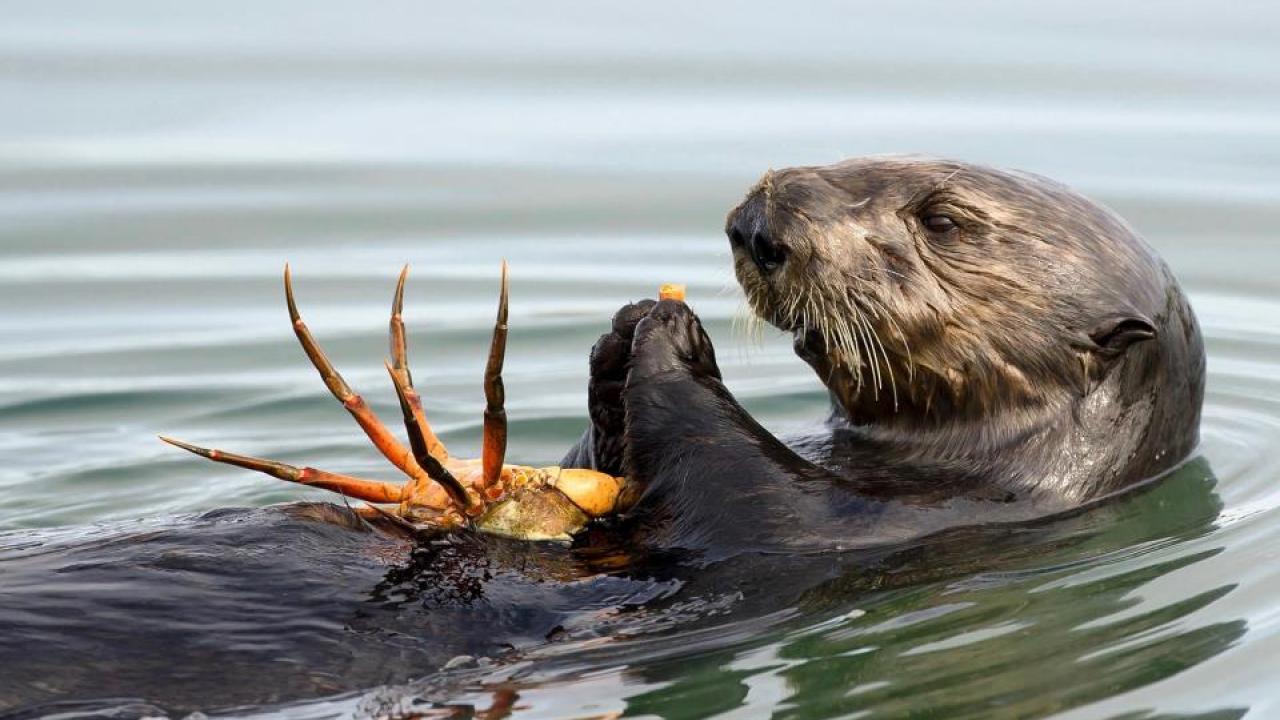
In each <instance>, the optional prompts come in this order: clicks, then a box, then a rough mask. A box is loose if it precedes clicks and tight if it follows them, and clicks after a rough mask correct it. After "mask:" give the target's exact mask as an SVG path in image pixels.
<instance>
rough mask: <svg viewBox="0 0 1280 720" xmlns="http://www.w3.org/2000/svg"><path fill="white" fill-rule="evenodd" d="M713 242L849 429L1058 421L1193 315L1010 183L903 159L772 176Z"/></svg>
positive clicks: (1058, 208)
mask: <svg viewBox="0 0 1280 720" xmlns="http://www.w3.org/2000/svg"><path fill="white" fill-rule="evenodd" d="M725 230H726V233H727V234H728V236H729V241H730V244H731V245H732V248H733V257H734V271H735V274H736V275H737V278H738V281H739V283H740V284H741V285H742V287H743V289H744V291H745V292H746V296H747V299H748V302H749V303H750V305H751V308H752V309H753V311H754V312H755V313H756V314H758V315H759V316H760V317H761V318H762V319H764V320H766V321H767V322H769V323H771V324H773V325H775V326H777V327H778V328H780V329H783V330H786V331H790V332H792V333H793V335H794V339H795V346H796V350H797V353H798V354H799V355H800V356H801V357H802V358H804V359H805V360H806V361H807V362H809V364H810V365H812V366H813V368H814V369H815V370H816V371H817V372H818V374H819V377H820V378H821V379H822V380H823V382H824V383H825V384H826V385H827V386H828V388H830V390H831V392H832V394H833V396H834V397H835V399H836V400H837V401H838V402H839V404H840V405H841V406H842V407H843V409H844V410H845V412H846V413H847V415H848V416H849V418H850V419H851V420H852V421H853V422H855V423H859V424H866V423H897V424H902V423H907V424H912V423H920V422H931V423H934V424H936V423H938V422H940V421H941V420H943V419H946V420H949V421H950V420H955V419H980V418H984V417H988V416H990V415H991V414H992V413H996V412H1006V413H1007V412H1014V413H1018V412H1022V413H1024V414H1036V413H1039V411H1040V410H1041V409H1043V408H1053V407H1062V406H1064V405H1068V404H1070V403H1072V402H1074V401H1077V400H1079V399H1081V398H1083V397H1085V396H1086V395H1088V394H1089V393H1090V392H1091V391H1092V389H1093V388H1094V387H1096V385H1097V384H1098V383H1099V382H1100V381H1101V379H1102V378H1103V377H1104V376H1105V374H1106V373H1107V372H1108V371H1109V368H1110V367H1111V366H1112V365H1113V364H1114V363H1115V362H1117V359H1118V358H1121V357H1122V356H1124V355H1125V354H1126V352H1127V351H1128V349H1129V346H1130V345H1134V344H1135V343H1141V342H1142V341H1146V340H1150V339H1151V338H1153V337H1155V336H1156V334H1157V327H1159V326H1160V324H1161V322H1163V321H1166V320H1167V319H1168V316H1169V315H1170V314H1171V312H1177V311H1182V309H1185V312H1186V313H1187V314H1188V315H1189V313H1190V310H1189V308H1186V305H1185V302H1184V301H1182V297H1181V294H1180V292H1179V291H1178V290H1177V286H1176V284H1175V283H1173V281H1172V279H1171V277H1170V276H1169V274H1168V272H1167V270H1166V269H1165V268H1164V265H1163V264H1162V263H1161V261H1160V260H1159V259H1158V258H1156V257H1155V255H1154V254H1153V253H1152V251H1151V250H1150V249H1149V248H1148V247H1147V246H1146V245H1145V243H1143V242H1142V241H1141V240H1140V239H1138V238H1137V237H1136V236H1135V235H1134V234H1133V232H1132V231H1131V230H1129V228H1128V227H1127V226H1126V225H1125V224H1124V223H1123V221H1121V220H1120V219H1119V218H1117V217H1116V216H1115V215H1113V214H1112V213H1110V212H1109V211H1107V210H1105V209H1103V208H1102V207H1100V206H1098V205H1096V204H1094V203H1092V202H1090V201H1089V200H1087V199H1085V198H1083V197H1081V196H1080V195H1077V194H1076V193H1074V192H1072V191H1071V190H1069V189H1067V188H1066V187H1064V186H1062V185H1059V184H1057V183H1054V182H1052V181H1049V180H1046V179H1044V178H1040V177H1036V176H1032V175H1026V174H1021V173H1012V172H1003V171H999V170H994V169H989V168H984V167H978V166H972V165H966V164H963V163H957V162H950V161H942V160H933V159H924V158H909V157H880V158H866V159H857V160H851V161H846V162H842V163H838V164H835V165H828V166H821V167H797V168H788V169H784V170H778V171H770V172H768V173H766V174H765V176H764V177H763V178H762V179H761V180H760V181H759V182H758V183H757V184H756V185H755V186H754V187H752V188H751V190H750V191H749V192H748V193H747V196H746V198H745V199H744V200H743V202H742V203H741V204H740V205H738V206H737V207H736V208H734V209H733V210H732V211H731V212H730V213H729V216H728V220H727V223H726V228H725ZM1175 296H1176V297H1175ZM1175 300H1176V301H1177V302H1175ZM1191 323H1192V324H1194V320H1192V321H1191ZM1182 342H1183V343H1184V344H1186V343H1189V342H1191V338H1190V333H1188V334H1187V337H1185V338H1183V339H1182ZM1195 342H1197V343H1198V337H1197V338H1196V339H1195ZM1183 354H1186V352H1185V348H1184V353H1183Z"/></svg>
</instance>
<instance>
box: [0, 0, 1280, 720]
mask: <svg viewBox="0 0 1280 720" xmlns="http://www.w3.org/2000/svg"><path fill="white" fill-rule="evenodd" d="M0 17H2V18H3V19H2V20H0V457H2V458H3V460H4V462H3V463H2V464H0V499H2V500H3V501H2V502H0V531H8V532H9V533H10V535H9V537H13V536H14V534H16V533H22V532H29V531H31V530H32V529H34V528H49V527H68V528H73V529H74V528H87V526H90V525H92V524H95V523H104V522H124V523H126V524H127V523H130V522H133V521H135V520H142V519H145V518H154V517H160V516H168V515H173V514H180V513H189V512H196V511H200V510H205V509H209V508H215V507H221V506H228V505H245V504H248V505H259V504H267V503H273V502H280V501H287V500H293V499H299V498H306V497H319V495H318V494H314V493H309V492H308V491H306V490H302V489H299V488H296V487H292V486H287V485H285V484H283V483H278V482H274V481H270V480H269V479H265V478H262V477H260V476H257V475H252V474H248V473H244V472H242V471H237V470H235V469H231V468H224V467H219V466H211V465H207V464H200V463H197V462H195V461H194V460H193V459H191V458H190V457H189V456H185V455H182V454H180V453H178V452H177V451H175V450H173V449H172V448H169V447H167V446H164V445H162V444H160V443H159V442H157V441H156V440H155V434H156V433H159V432H165V433H172V434H174V435H177V436H179V437H184V438H188V439H191V440H193V441H197V442H203V443H209V444H216V445H217V446H220V447H224V448H229V449H236V450H241V451H245V452H251V453H255V454H261V455H267V456H272V457H277V458H280V459H284V460H290V461H295V462H308V463H311V464H315V465H317V466H321V467H330V468H333V469H340V470H344V471H349V472H355V473H365V474H374V475H377V474H382V475H383V476H389V475H388V473H387V472H386V468H385V467H384V466H383V464H382V462H381V461H380V460H379V459H378V458H377V457H376V456H375V455H374V453H373V452H372V451H371V450H370V449H369V448H368V447H367V445H366V443H365V441H364V440H363V439H362V437H361V436H360V434H359V432H358V431H357V430H356V428H355V427H354V426H353V425H352V424H351V423H350V421H349V420H348V418H346V417H345V414H344V413H342V411H341V410H340V409H339V408H338V407H337V406H336V404H335V403H334V402H333V401H332V400H331V398H329V397H328V396H327V395H326V394H325V393H324V391H323V387H322V386H321V385H320V383H319V382H318V380H317V378H316V377H315V374H314V372H313V371H312V370H311V369H310V368H309V367H308V366H307V365H306V363H305V361H304V359H303V357H302V355H301V353H300V352H299V351H298V349H297V348H296V346H295V344H294V340H293V337H292V334H291V333H290V331H289V325H288V322H287V319H286V316H285V314H284V308H283V299H282V297H281V291H280V270H281V268H282V266H283V264H284V263H285V262H286V261H289V262H291V263H292V264H293V268H294V272H295V281H296V284H297V289H298V293H299V300H300V303H301V304H302V307H303V310H304V313H305V314H306V316H307V318H308V320H309V323H310V324H311V327H312V328H313V329H314V330H315V332H316V333H317V334H318V335H319V336H320V338H321V340H322V342H323V343H324V344H325V346H326V347H327V348H328V349H329V351H330V353H331V355H332V356H333V358H334V360H335V362H336V363H337V364H338V366H339V367H340V368H342V370H343V371H344V373H345V374H346V376H347V377H348V379H349V380H350V381H352V383H353V384H354V385H356V386H357V387H358V388H360V389H361V390H363V391H364V394H365V395H366V396H367V397H368V398H369V399H370V400H371V401H372V402H374V404H375V407H377V408H379V409H381V410H385V411H386V412H385V413H384V414H391V415H392V416H394V406H393V397H392V395H391V392H390V390H389V388H388V384H387V382H386V377H385V373H384V371H383V369H382V367H381V359H382V358H383V357H384V355H385V353H386V350H385V335H384V334H385V323H386V313H387V305H388V301H389V299H390V293H391V289H392V286H393V283H394V277H395V273H396V272H397V271H398V269H399V266H400V264H401V263H404V262H409V263H412V265H413V272H412V275H411V283H410V287H409V292H408V308H407V320H408V322H409V326H410V333H411V343H412V345H411V347H412V355H411V359H412V361H413V363H414V368H415V375H416V376H417V377H418V378H419V384H420V385H421V386H422V388H423V390H424V394H425V396H426V402H427V405H428V411H429V413H430V415H431V417H432V418H433V419H434V420H435V422H436V424H437V426H438V427H440V428H443V430H444V431H445V433H444V438H445V440H446V441H447V442H448V443H449V444H450V445H451V446H452V447H454V448H456V449H457V450H458V451H462V452H473V451H474V450H475V449H476V447H477V445H478V440H479V421H480V409H481V403H482V396H481V391H480V372H481V367H482V363H483V357H484V351H485V347H486V344H487V333H488V327H489V325H490V323H491V318H492V312H493V306H494V299H495V293H496V288H497V273H498V262H499V259H500V258H503V257H505V258H508V259H509V260H510V262H511V264H512V327H513V329H512V335H511V345H510V349H509V353H508V371H507V373H506V380H507V396H508V409H509V412H510V414H511V416H512V418H513V422H512V427H511V450H510V457H511V458H512V459H514V460H517V461H521V462H528V463H540V462H552V461H555V460H556V459H557V458H558V457H559V456H560V453H561V452H562V451H563V449H564V448H565V447H567V445H568V444H569V443H571V442H572V441H573V439H574V438H575V437H576V436H577V434H578V432H579V431H580V430H581V427H582V424H583V421H584V415H585V377H586V351H587V349H588V348H589V346H590V344H591V342H592V341H593V340H594V338H595V337H596V336H597V335H598V334H599V333H600V332H602V331H603V330H604V328H605V327H606V323H607V318H608V316H609V314H610V313H611V312H612V310H613V309H615V308H616V307H617V306H618V305H620V304H622V303H623V302H626V301H628V300H631V299H635V298H638V297H642V296H646V295H650V294H652V292H653V290H654V288H656V286H657V285H658V284H659V283H661V282H668V281H678V282H685V283H688V284H689V295H690V301H691V303H692V304H693V305H694V306H695V308H696V309H697V310H698V311H699V312H700V313H701V315H702V317H703V318H704V319H705V320H706V321H707V322H708V326H709V331H710V333H711V335H712V337H713V338H714V339H715V341H716V343H717V346H718V348H719V355H720V358H721V362H722V366H723V368H724V372H725V376H726V379H727V382H728V385H729V387H730V388H731V389H733V390H734V391H735V392H736V393H737V394H738V395H739V396H740V397H741V398H743V399H744V400H745V402H746V404H747V405H748V407H749V409H750V410H751V411H752V412H754V413H755V414H756V415H757V416H758V417H759V418H761V420H762V421H763V422H764V424H765V425H766V426H768V427H770V428H771V429H775V430H787V429H792V428H795V427H798V426H800V425H802V424H804V423H805V422H806V421H807V420H811V419H813V418H815V417H817V416H818V415H819V414H821V413H822V412H823V410H824V407H825V399H824V395H823V392H822V389H821V387H820V386H819V384H818V383H817V381H816V380H815V379H814V378H813V376H812V374H811V373H810V372H809V371H808V369H807V368H806V367H805V366H804V365H803V363H801V362H800V361H799V360H798V359H796V358H794V357H793V356H792V355H791V353H790V349H789V343H788V341H787V339H786V338H784V337H780V336H777V335H776V334H775V333H772V332H769V331H766V332H765V333H764V334H763V336H762V337H761V338H759V339H755V338H753V337H751V336H750V335H749V334H745V333H742V332H736V331H735V330H734V328H733V320H734V317H735V315H738V314H739V313H740V304H741V303H740V294H739V292H738V291H737V289H736V287H735V286H734V284H733V282H732V276H731V274H730V272H729V255H728V248H727V243H726V242H725V240H724V238H723V235H722V234H721V232H720V228H721V224H722V221H723V217H724V213H725V212H726V211H727V209H728V208H729V207H731V206H732V205H733V204H734V203H735V202H736V201H737V199H738V198H739V197H740V195H741V193H742V191H743V190H744V189H745V188H746V187H747V186H748V185H749V184H750V183H751V182H752V181H753V180H754V179H755V178H756V177H757V176H758V175H759V174H760V173H761V172H762V171H763V170H765V169H766V168H769V167H782V166H786V165H794V164H802V163H825V162H830V161H835V160H838V159H840V158H843V157H847V156H851V155H860V154H867V153H879V152H919V153H928V154H936V155H943V156H949V157H957V158H962V159H966V160H970V161H976V162H982V163H988V164H994V165H1001V166H1009V167H1016V168H1020V169H1024V170H1030V171H1033V172H1039V173H1042V174H1046V175H1049V176H1052V177H1055V178H1058V179H1061V180H1063V181H1066V182H1068V183H1069V184H1072V185H1074V186H1075V187H1077V188H1078V189H1080V190H1082V191H1084V192H1085V193H1086V194H1089V195H1090V196H1092V197H1094V198H1096V199H1099V200H1101V201H1103V202H1105V203H1106V204H1108V205H1110V206H1111V207H1113V208H1115V209H1116V210H1118V211H1119V212H1120V213H1121V214H1122V215H1124V216H1125V217H1126V218H1128V219H1129V220H1130V221H1131V222H1132V223H1133V224H1134V225H1135V226H1136V227H1137V228H1138V229H1139V230H1140V231H1141V232H1142V233H1143V234H1144V235H1145V236H1146V237H1147V238H1148V239H1149V240H1150V241H1151V242H1152V244H1154V245H1155V246H1156V247H1157V248H1159V249H1160V251H1161V252H1162V253H1163V254H1164V256H1165V257H1166V258H1167V259H1168V261H1169V262H1170V264H1171V265H1172V266H1173V268H1174V270H1175V271H1176V273H1177V274H1178V275H1179V277H1180V278H1181V279H1182V281H1183V283H1184V284H1185V286H1186V287H1187V289H1188V290H1189V291H1190V293H1191V296H1192V300H1193V303H1194V305H1195V308H1196V310H1197V312H1198V313H1199V315H1200V319H1201V321H1202V323H1203V326H1204V331H1205V335H1206V338H1207V341H1208V349H1209V372H1210V376H1211V377H1210V383H1209V392H1208V398H1207V403H1206V409H1205V419H1204V444H1203V457H1204V458H1205V459H1206V460H1207V462H1208V466H1209V467H1210V468H1211V469H1212V476H1214V477H1216V486H1215V487H1213V488H1212V490H1211V493H1212V497H1213V498H1214V502H1220V503H1221V510H1220V511H1218V512H1211V513H1209V514H1208V515H1207V516H1204V517H1201V516H1198V515H1197V516H1196V517H1195V518H1194V519H1193V520H1194V521H1188V522H1186V523H1181V524H1180V522H1179V521H1176V520H1174V519H1171V518H1173V516H1174V515H1176V513H1175V512H1173V511H1171V508H1174V509H1176V508H1177V507H1181V505H1179V501H1180V499H1181V498H1183V496H1184V495H1186V494H1188V493H1189V494H1195V493H1196V492H1199V491H1200V490H1199V489H1200V487H1201V485H1204V486H1207V485H1208V484H1211V483H1212V480H1210V479H1209V478H1210V475H1209V473H1208V472H1206V471H1204V470H1203V468H1202V467H1201V468H1200V469H1199V470H1197V471H1196V472H1198V473H1199V474H1198V475H1197V477H1195V478H1192V479H1190V480H1187V481H1185V482H1186V483H1189V485H1190V486H1195V487H1193V488H1192V490H1190V491H1187V492H1186V493H1184V492H1183V490H1182V489H1180V488H1181V486H1180V485H1177V484H1173V485H1172V486H1171V489H1168V490H1166V491H1165V494H1164V495H1161V494H1159V493H1157V494H1155V495H1154V496H1152V498H1149V499H1147V500H1143V501H1140V502H1136V503H1135V504H1133V505H1132V506H1131V507H1127V508H1126V509H1124V511H1123V513H1122V514H1121V517H1120V518H1119V519H1115V518H1113V519H1112V522H1116V523H1120V524H1119V525H1117V526H1116V528H1115V529H1114V530H1106V532H1107V533H1110V534H1111V535H1112V536H1113V537H1112V538H1111V540H1110V541H1108V542H1101V543H1098V544H1097V546H1084V547H1078V548H1075V549H1074V550H1073V551H1072V552H1071V553H1069V554H1068V555H1066V556H1052V557H1050V556H1046V557H1045V558H1043V560H1042V561H1041V562H1040V563H1038V564H1037V563H1030V564H1028V565H1027V566H1026V567H1025V568H1024V569H1022V570H1021V571H1019V572H1017V573H1012V574H1002V575H1000V576H999V577H995V576H993V575H992V574H982V573H979V574H975V575H973V576H971V577H966V578H961V579H959V580H953V581H948V582H937V583H932V584H927V585H924V586H922V587H920V588H917V589H916V590H915V591H914V592H911V593H905V594H902V595H900V596H895V598H894V599H893V601H892V602H886V603H882V604H881V605H878V606H876V607H872V608H863V607H861V606H859V605H858V604H857V603H856V601H851V604H850V605H849V606H848V607H843V608H840V610H841V612H839V613H837V614H835V615H832V614H830V613H827V614H824V615H822V616H821V617H813V618H809V619H806V618H804V617H802V618H801V619H800V621H799V623H798V626H797V624H796V623H793V624H792V625H791V626H790V627H788V628H787V629H785V630H780V631H777V632H774V633H771V634H770V633H760V634H757V635H756V636H754V637H751V638H749V639H747V640H743V641H738V640H734V641H733V642H727V643H725V644H723V646H722V647H721V650H722V651H721V652H718V653H715V654H697V655H695V654H690V655H689V656H688V657H680V656H674V657H672V656H668V657H666V658H664V659H663V661H662V663H663V664H661V665H658V664H655V666H654V667H649V668H647V670H648V672H645V673H638V672H636V668H634V667H627V666H601V667H592V668H584V669H582V671H581V672H580V673H575V674H572V675H562V676H556V677H546V678H543V679H542V680H541V682H540V683H538V684H536V685H532V686H530V687H529V688H527V689H526V690H525V691H524V692H522V700H521V702H522V705H524V706H525V710H524V714H525V715H526V716H529V717H539V716H545V717H561V716H566V715H575V714H590V713H600V712H608V711H614V710H617V711H622V710H624V709H625V710H628V711H629V712H631V713H634V714H641V715H643V714H645V713H652V714H656V715H665V716H668V717H676V716H682V715H684V716H689V715H701V714H710V713H717V712H719V713H725V714H727V715H729V716H737V717H759V716H766V715H769V714H771V713H772V714H777V715H782V716H796V717H817V716H827V715H847V716H853V715H856V714H859V713H863V712H866V713H869V714H871V715H876V716H883V717H892V716H899V715H901V714H904V713H917V714H920V713H924V714H927V713H928V712H929V710H930V708H935V707H937V706H938V704H939V703H941V702H944V701H947V702H967V703H969V704H968V705H965V706H964V707H967V708H969V709H970V710H972V711H973V712H974V713H976V714H978V715H979V716H1001V715H1004V716H1008V717H1018V716H1025V715H1027V714H1044V713H1052V712H1058V711H1062V712H1065V713H1066V714H1067V715H1070V716H1074V717H1110V716H1118V715H1121V714H1124V713H1130V712H1133V713H1138V714H1137V715H1134V716H1138V717H1146V715H1144V714H1142V713H1147V712H1150V713H1156V712H1200V711H1205V712H1207V711H1214V710H1221V711H1225V712H1226V716H1235V715H1236V714H1238V712H1239V711H1240V710H1243V709H1245V708H1251V709H1252V713H1251V716H1252V717H1272V716H1276V715H1277V714H1280V683H1278V682H1277V681H1276V678H1277V677H1278V676H1280V660H1277V658H1278V657H1280V636H1278V633H1280V513H1277V510H1276V507H1277V504H1278V503H1280V492H1278V491H1277V489H1276V483H1275V480H1276V478H1277V460H1278V458H1280V455H1278V453H1277V450H1276V448H1277V447H1280V445H1278V444H1277V441H1278V440H1280V380H1277V376H1278V375H1277V371H1278V370H1280V362H1278V359H1280V357H1278V355H1277V350H1278V349H1280V281H1277V279H1276V277H1275V275H1276V272H1277V270H1278V269H1280V243H1278V242H1277V238H1278V237H1280V70H1278V68H1280V40H1278V39H1277V38H1280V6H1276V5H1274V4H1273V3H1264V2H1256V3H1251V2H1233V3H1211V2H1177V3H1160V4H1136V3H1134V4H1122V3H1114V2H1092V1H1083V2H1079V1H1078V2H1071V3H1015V2H977V3H965V4H963V7H961V4H958V3H945V2H905V3H889V2H884V3H878V4H872V3H859V4H846V3H811V4H803V5H801V4H795V5H791V4H782V3H772V4H764V3H751V4H738V3H721V2H703V3H697V4H693V3H658V4H654V3H646V4H643V5H636V4H625V5H623V4H599V3H586V2H543V3H537V4H533V3H520V2H497V3H488V4H484V5H466V6H463V5H460V4H449V5H444V4H439V5H429V4H420V3H408V2H391V3H377V4H354V3H353V4H341V3H336V2H292V3H290V2H219V3H203V4H193V3H182V4H175V3H170V2H140V1H137V0H131V1H127V2H116V3H109V4H108V3H101V2H56V3H55V2H30V3H18V2H6V3H3V7H0ZM1197 483H1199V485H1198V484H1197ZM1211 504H1212V503H1211ZM1137 527H1142V528H1146V529H1147V530H1145V531H1144V532H1139V531H1136V530H1130V529H1131V528H1137ZM72 531H73V532H74V530H72ZM869 659H871V660H874V661H871V660H869ZM655 678H658V679H655ZM355 702H358V700H352V699H346V700H335V701H333V702H332V703H330V704H324V703H322V704H320V705H308V706H306V707H305V708H304V707H298V708H295V711H296V712H297V713H304V714H313V713H326V712H336V713H341V712H347V711H349V710H351V709H352V708H353V707H355V706H354V705H352V703H355ZM476 702H477V703H480V704H481V705H483V704H484V702H483V699H477V700H476Z"/></svg>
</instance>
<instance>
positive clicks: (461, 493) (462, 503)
mask: <svg viewBox="0 0 1280 720" xmlns="http://www.w3.org/2000/svg"><path fill="white" fill-rule="evenodd" d="M387 372H388V373H389V374H390V375H391V382H392V383H393V384H394V385H395V386H396V397H398V398H400V409H401V410H403V411H404V426H405V428H406V429H407V430H408V431H409V445H410V447H412V448H413V456H414V459H415V460H417V462H418V465H419V466H421V467H422V468H423V469H424V470H426V471H427V475H429V476H430V477H431V479H432V480H435V481H436V482H438V483H440V485H441V486H442V487H444V489H445V491H446V492H448V493H449V497H450V498H451V499H452V500H453V502H454V503H456V504H457V506H458V507H459V508H461V509H463V510H466V509H469V508H470V506H471V498H470V497H468V496H467V491H466V489H465V488H464V487H463V486H462V483H461V482H459V481H458V478H456V477H454V476H453V473H451V472H449V469H448V468H446V467H445V466H444V464H443V463H442V462H441V461H440V460H439V459H437V458H436V457H435V456H434V455H432V454H431V453H430V452H429V451H428V448H429V447H430V443H429V441H428V440H427V439H426V438H424V437H423V436H422V434H421V433H422V428H424V427H426V426H427V419H426V417H424V416H423V413H422V403H417V404H416V405H411V404H410V399H409V393H410V392H412V391H411V390H410V389H409V388H407V387H405V385H404V379H403V376H402V375H401V374H400V373H398V372H396V370H395V368H394V367H393V366H392V365H391V364H390V363H387Z"/></svg>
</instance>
